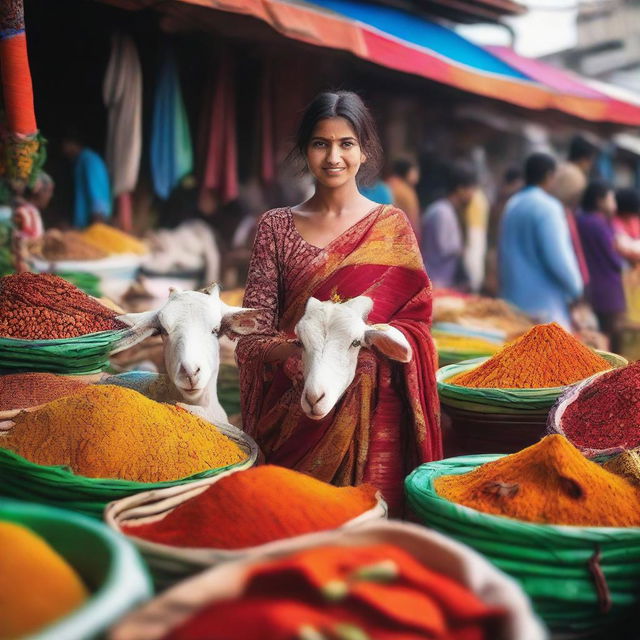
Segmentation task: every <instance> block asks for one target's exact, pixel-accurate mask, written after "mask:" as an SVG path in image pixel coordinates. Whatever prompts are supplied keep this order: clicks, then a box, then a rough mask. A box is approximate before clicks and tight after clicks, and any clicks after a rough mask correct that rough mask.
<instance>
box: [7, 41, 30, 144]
mask: <svg viewBox="0 0 640 640" xmlns="http://www.w3.org/2000/svg"><path fill="white" fill-rule="evenodd" d="M0 63H1V65H2V93H3V96H4V104H5V111H6V114H7V125H8V127H9V131H10V132H11V133H21V134H34V133H36V132H37V130H38V126H37V124H36V114H35V109H34V106H33V88H32V86H31V71H30V70H29V57H28V55H27V38H26V36H25V34H24V33H18V34H16V35H15V36H12V37H10V38H5V39H3V40H0Z"/></svg>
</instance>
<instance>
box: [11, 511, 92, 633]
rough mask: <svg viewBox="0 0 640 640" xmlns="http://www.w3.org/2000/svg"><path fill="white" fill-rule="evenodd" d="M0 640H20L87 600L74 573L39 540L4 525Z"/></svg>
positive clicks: (20, 528)
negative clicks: (12, 639)
mask: <svg viewBox="0 0 640 640" xmlns="http://www.w3.org/2000/svg"><path fill="white" fill-rule="evenodd" d="M0 549H2V551H0V640H5V639H7V640H8V639H9V638H22V637H24V636H25V635H27V634H29V635H31V633H33V632H36V631H38V630H39V629H41V628H42V627H45V626H47V625H49V624H51V623H53V622H55V621H56V620H58V619H59V618H62V617H64V616H65V615H67V614H68V613H71V612H72V611H73V610H74V609H76V608H77V607H79V606H80V605H81V604H82V603H83V602H84V601H85V600H86V598H87V596H88V593H87V589H86V587H85V586H84V584H82V581H81V580H80V578H79V576H78V575H77V573H76V572H75V571H74V569H73V568H72V567H71V566H69V564H67V562H65V560H64V559H63V558H62V557H61V556H60V555H59V554H58V553H57V552H56V551H55V550H54V549H52V548H51V547H50V546H49V544H48V543H47V542H46V541H45V540H43V539H42V538H41V537H40V536H39V535H37V534H35V533H34V532H33V531H31V530H30V529H27V528H26V527H24V526H22V525H19V524H14V523H13V522H6V521H0Z"/></svg>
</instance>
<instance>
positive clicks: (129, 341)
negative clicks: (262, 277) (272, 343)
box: [112, 284, 259, 422]
mask: <svg viewBox="0 0 640 640" xmlns="http://www.w3.org/2000/svg"><path fill="white" fill-rule="evenodd" d="M258 314H259V311H258V310H257V309H243V308H242V307H232V306H229V305H228V304H225V303H224V302H223V301H222V300H221V299H220V288H219V287H218V285H217V284H214V285H211V286H210V287H207V288H206V289H204V290H203V291H178V290H177V289H171V290H170V295H169V299H168V300H167V301H166V302H165V304H164V305H163V306H162V307H161V308H160V309H158V310H156V311H143V312H141V313H128V314H125V315H122V316H120V320H122V321H123V322H125V323H126V324H128V325H129V326H131V329H130V331H129V332H128V333H127V334H126V335H125V337H124V338H123V339H122V340H120V341H119V342H118V343H117V344H116V345H115V348H114V350H113V351H112V353H118V352H120V351H124V350H125V349H128V348H129V347H131V346H133V345H135V344H137V343H138V342H141V341H142V340H144V339H145V338H148V337H149V336H151V335H155V334H160V335H161V336H162V340H163V343H164V362H165V366H166V369H167V373H168V376H169V379H170V380H171V382H172V383H173V384H174V385H175V387H176V390H177V391H178V393H179V395H180V397H181V398H182V399H183V402H184V403H185V404H188V405H196V406H199V407H204V409H202V410H200V411H196V413H200V414H201V415H203V416H206V417H207V418H208V419H210V420H212V421H213V422H215V421H216V420H219V421H223V422H228V418H227V414H226V412H225V411H224V409H223V408H222V406H221V405H220V402H219V401H218V393H217V388H216V386H217V382H218V371H219V368H220V345H219V342H218V336H219V335H220V334H222V333H223V332H225V331H232V332H234V333H236V334H240V335H247V334H249V333H254V332H255V331H256V330H257V328H258V318H257V317H258Z"/></svg>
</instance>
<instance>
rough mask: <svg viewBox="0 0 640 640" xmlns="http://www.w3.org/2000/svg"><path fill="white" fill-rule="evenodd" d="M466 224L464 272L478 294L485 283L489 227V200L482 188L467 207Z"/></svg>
mask: <svg viewBox="0 0 640 640" xmlns="http://www.w3.org/2000/svg"><path fill="white" fill-rule="evenodd" d="M464 223H465V229H466V234H465V235H466V242H465V247H464V254H463V264H464V270H465V273H466V274H467V277H468V278H469V288H470V289H471V291H472V292H473V293H478V292H479V291H480V288H481V287H482V282H483V281H484V273H485V263H486V258H487V228H488V225H489V199H488V198H487V196H486V195H485V193H484V191H483V190H482V189H481V188H480V187H477V188H476V189H475V190H474V192H473V195H472V196H471V200H470V201H469V204H468V205H467V206H466V207H465V210H464Z"/></svg>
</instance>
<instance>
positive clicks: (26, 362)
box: [0, 330, 126, 375]
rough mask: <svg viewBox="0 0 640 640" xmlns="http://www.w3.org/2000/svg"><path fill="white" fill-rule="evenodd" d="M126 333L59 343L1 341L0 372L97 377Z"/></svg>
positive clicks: (101, 333) (92, 334)
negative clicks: (115, 345)
mask: <svg viewBox="0 0 640 640" xmlns="http://www.w3.org/2000/svg"><path fill="white" fill-rule="evenodd" d="M125 331H126V330H118V331H100V332H97V333H89V334H87V335H84V336H79V337H77V338H65V339H59V340H18V339H16V338H0V372H2V371H4V372H5V373H16V372H20V371H22V372H29V371H44V372H49V373H66V374H83V375H87V374H91V373H100V372H101V371H104V370H105V369H106V368H107V367H108V366H109V353H110V351H111V349H112V345H113V344H114V343H115V342H117V341H118V340H119V339H120V338H121V337H122V335H123V333H125Z"/></svg>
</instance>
